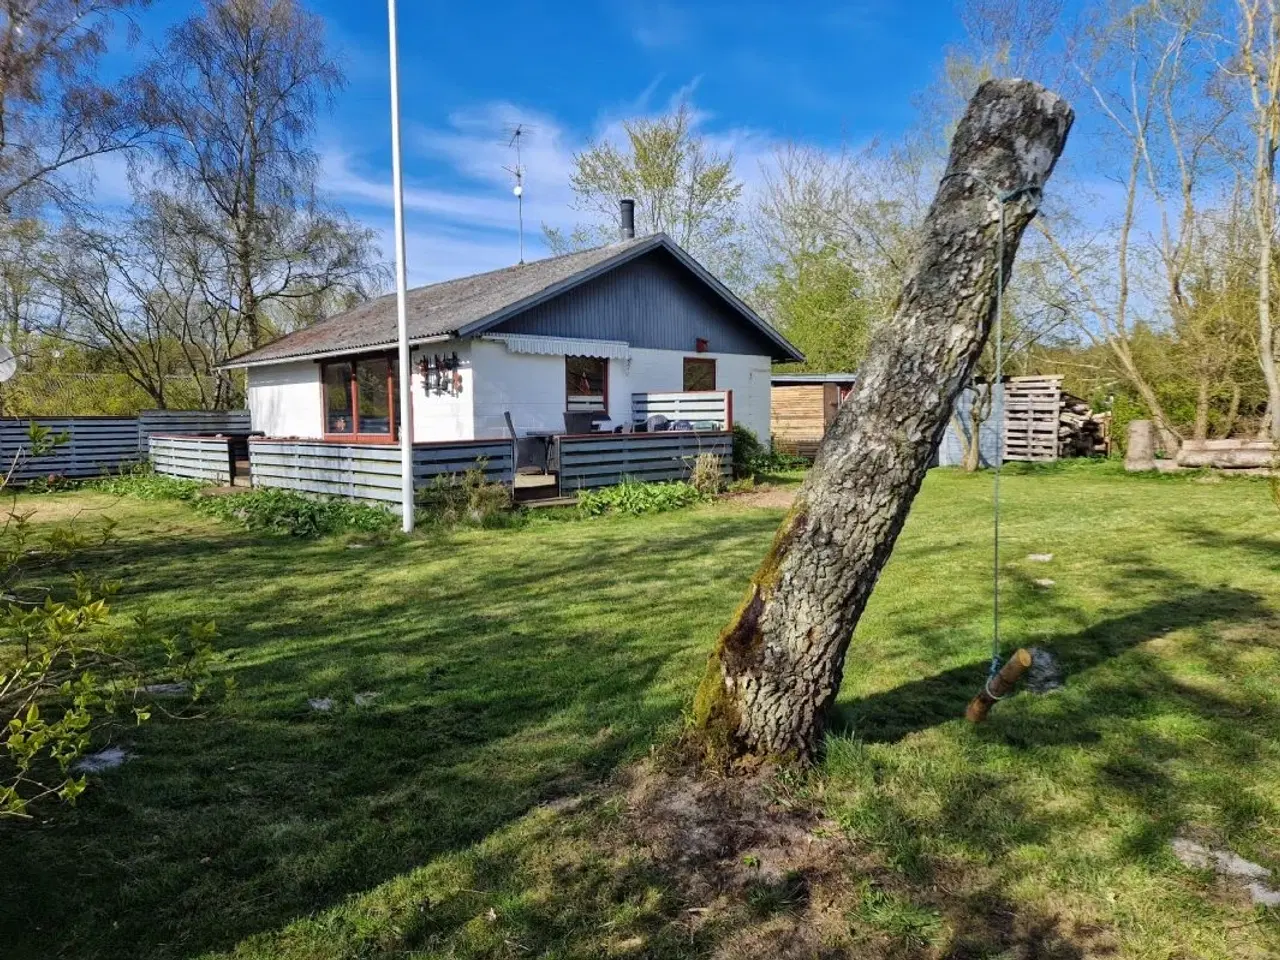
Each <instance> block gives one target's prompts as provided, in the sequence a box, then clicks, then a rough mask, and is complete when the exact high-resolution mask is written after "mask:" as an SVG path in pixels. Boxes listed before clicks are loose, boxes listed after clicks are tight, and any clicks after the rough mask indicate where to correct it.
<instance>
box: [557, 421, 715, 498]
mask: <svg viewBox="0 0 1280 960" xmlns="http://www.w3.org/2000/svg"><path fill="white" fill-rule="evenodd" d="M556 447H557V460H558V463H559V472H560V490H561V492H563V493H572V492H574V491H577V490H588V489H591V488H594V487H609V486H613V485H614V484H617V483H621V482H622V481H623V480H624V479H628V478H629V479H632V480H641V481H655V480H683V479H685V478H687V477H688V476H689V474H690V473H692V471H693V464H694V461H695V460H696V459H697V458H698V455H699V454H702V453H714V454H715V455H716V456H718V457H719V458H720V470H721V473H722V474H723V475H724V476H726V477H727V476H729V475H730V473H731V472H732V469H733V466H732V460H733V434H732V433H730V432H728V431H716V432H710V433H694V432H691V431H689V432H686V431H679V432H672V431H664V432H661V433H602V434H579V435H570V436H564V437H557V438H556Z"/></svg>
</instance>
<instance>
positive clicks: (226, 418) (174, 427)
mask: <svg viewBox="0 0 1280 960" xmlns="http://www.w3.org/2000/svg"><path fill="white" fill-rule="evenodd" d="M251 429H252V427H251V426H250V423H249V411H248V410H143V411H142V412H141V413H139V414H138V445H139V446H140V447H141V448H142V449H143V450H145V449H147V438H149V437H150V436H151V435H152V434H153V433H167V434H175V433H249V431H250V430H251Z"/></svg>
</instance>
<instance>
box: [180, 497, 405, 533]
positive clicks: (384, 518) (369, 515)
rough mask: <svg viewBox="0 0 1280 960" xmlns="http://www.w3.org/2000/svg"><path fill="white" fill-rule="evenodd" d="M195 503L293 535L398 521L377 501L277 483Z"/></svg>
mask: <svg viewBox="0 0 1280 960" xmlns="http://www.w3.org/2000/svg"><path fill="white" fill-rule="evenodd" d="M194 506H195V508H196V510H197V511H199V512H200V513H203V514H205V515H206V516H211V517H216V518H218V519H219V520H229V521H232V522H234V523H239V524H241V525H242V526H244V527H246V528H247V529H249V530H265V531H267V532H269V533H279V534H287V535H289V536H293V537H319V536H324V535H327V534H331V533H342V532H344V531H358V532H362V533H377V532H381V531H383V530H387V529H390V528H391V527H392V526H394V525H395V524H396V523H397V518H396V516H395V515H394V514H393V513H391V512H390V511H389V510H385V509H383V508H382V507H379V506H376V505H373V504H369V503H359V502H357V501H354V500H341V499H333V500H321V499H317V498H315V497H309V496H306V495H304V494H301V493H298V492H296V491H294V490H280V489H277V488H273V487H263V488H260V489H257V490H253V491H250V492H246V493H232V494H228V495H227V496H221V497H200V498H199V499H197V500H195V501H194Z"/></svg>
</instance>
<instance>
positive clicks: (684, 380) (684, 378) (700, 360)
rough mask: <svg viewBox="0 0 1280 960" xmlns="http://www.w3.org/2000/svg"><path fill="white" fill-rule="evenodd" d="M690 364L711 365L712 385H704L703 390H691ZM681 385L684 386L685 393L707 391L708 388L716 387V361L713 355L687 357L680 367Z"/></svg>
mask: <svg viewBox="0 0 1280 960" xmlns="http://www.w3.org/2000/svg"><path fill="white" fill-rule="evenodd" d="M690 364H693V365H696V366H709V367H711V386H710V387H703V388H702V389H701V390H690V389H689V380H688V372H689V366H690ZM680 385H681V386H682V387H683V388H684V392H685V393H705V392H707V391H708V390H715V389H716V362H715V360H714V359H713V358H711V357H685V358H684V364H683V366H681V368H680Z"/></svg>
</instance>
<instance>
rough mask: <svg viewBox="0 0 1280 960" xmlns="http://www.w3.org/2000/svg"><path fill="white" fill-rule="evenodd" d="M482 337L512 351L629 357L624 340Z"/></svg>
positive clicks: (521, 335)
mask: <svg viewBox="0 0 1280 960" xmlns="http://www.w3.org/2000/svg"><path fill="white" fill-rule="evenodd" d="M484 339H486V340H494V341H497V342H499V343H504V344H506V346H507V349H508V350H510V351H511V352H512V353H540V354H550V355H553V356H556V355H563V356H567V357H605V358H607V359H610V360H630V359H631V344H629V343H627V342H626V341H624V340H578V339H576V338H573V337H539V336H534V335H532V334H525V333H490V334H486V335H485V337H484Z"/></svg>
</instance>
